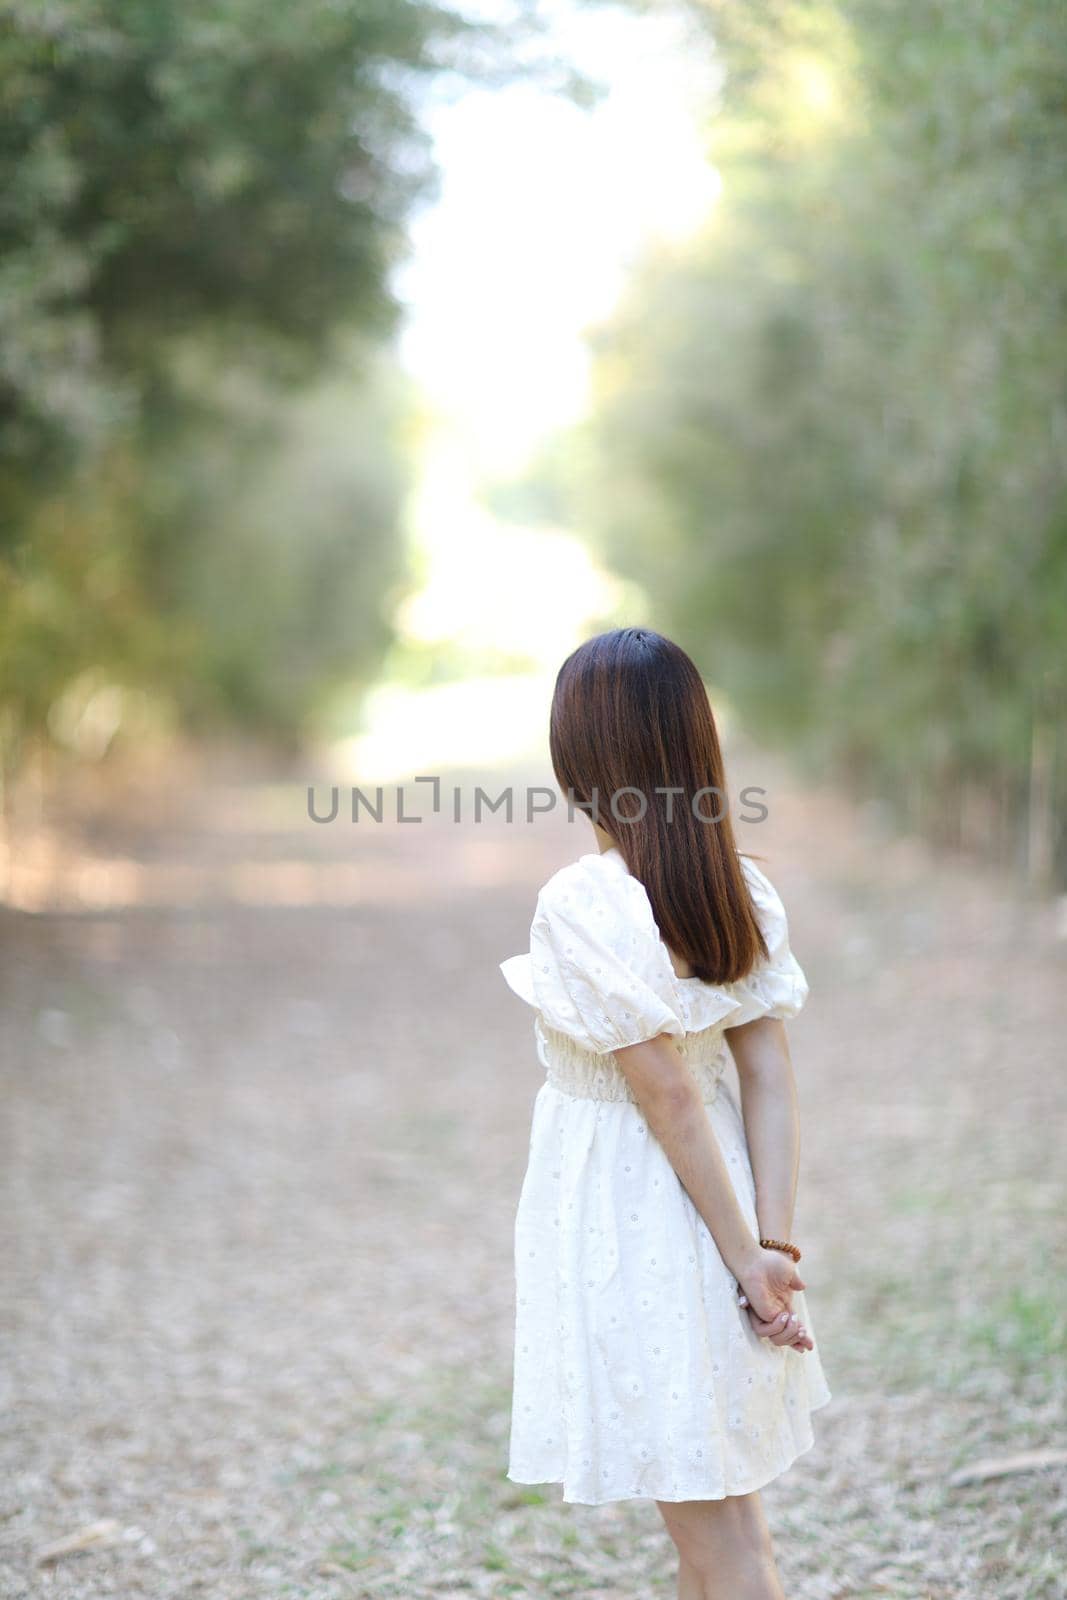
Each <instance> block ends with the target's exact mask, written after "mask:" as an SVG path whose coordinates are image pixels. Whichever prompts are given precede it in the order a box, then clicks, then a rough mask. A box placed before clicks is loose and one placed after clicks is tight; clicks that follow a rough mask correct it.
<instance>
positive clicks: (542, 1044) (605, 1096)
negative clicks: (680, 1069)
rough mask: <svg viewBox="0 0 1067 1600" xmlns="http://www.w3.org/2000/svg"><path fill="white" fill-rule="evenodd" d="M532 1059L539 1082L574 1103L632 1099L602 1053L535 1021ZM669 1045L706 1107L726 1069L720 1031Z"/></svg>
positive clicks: (617, 1069) (609, 1056)
mask: <svg viewBox="0 0 1067 1600" xmlns="http://www.w3.org/2000/svg"><path fill="white" fill-rule="evenodd" d="M534 1031H535V1034H536V1038H537V1055H538V1059H539V1060H540V1062H541V1065H542V1066H543V1067H544V1069H545V1079H546V1081H547V1082H548V1083H549V1084H551V1085H552V1087H553V1088H554V1089H558V1090H559V1091H560V1092H561V1093H562V1094H567V1095H570V1096H572V1097H573V1098H574V1099H577V1100H627V1101H629V1102H630V1104H631V1105H636V1104H637V1100H636V1097H635V1095H634V1092H633V1090H632V1089H631V1088H630V1085H629V1083H628V1082H627V1081H626V1077H625V1075H624V1073H623V1071H622V1069H621V1067H620V1066H619V1064H618V1062H617V1061H616V1059H615V1056H614V1053H613V1052H611V1051H608V1052H606V1053H604V1054H602V1055H597V1054H596V1053H595V1052H594V1051H592V1050H585V1049H583V1048H582V1046H581V1045H580V1044H578V1043H576V1041H575V1040H574V1039H572V1038H571V1037H570V1036H569V1035H568V1034H566V1033H561V1032H559V1030H558V1029H556V1028H550V1027H548V1026H546V1024H545V1023H544V1022H543V1021H542V1019H541V1017H540V1016H538V1017H537V1018H535V1022H534ZM674 1042H675V1044H676V1045H677V1047H678V1051H679V1053H680V1054H681V1056H682V1058H683V1059H684V1061H685V1063H686V1065H687V1066H688V1068H689V1071H690V1073H691V1075H692V1077H693V1080H694V1082H695V1083H696V1085H697V1088H698V1089H699V1090H700V1097H701V1099H702V1100H703V1101H704V1103H705V1104H706V1105H707V1104H710V1103H711V1101H713V1100H714V1099H715V1097H716V1095H717V1094H718V1090H719V1082H720V1080H721V1078H722V1075H723V1073H724V1072H725V1070H726V1042H725V1040H724V1038H723V1030H722V1028H721V1027H718V1026H717V1027H712V1028H706V1029H703V1030H702V1031H701V1032H699V1033H688V1034H686V1035H684V1037H682V1038H676V1039H675V1041H674Z"/></svg>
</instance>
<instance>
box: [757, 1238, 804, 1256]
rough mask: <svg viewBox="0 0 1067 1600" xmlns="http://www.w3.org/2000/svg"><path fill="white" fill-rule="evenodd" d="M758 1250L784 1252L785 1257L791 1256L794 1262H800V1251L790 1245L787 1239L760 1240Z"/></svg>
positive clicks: (793, 1245)
mask: <svg viewBox="0 0 1067 1600" xmlns="http://www.w3.org/2000/svg"><path fill="white" fill-rule="evenodd" d="M760 1248H761V1249H763V1250H784V1251H785V1253H786V1255H787V1256H792V1257H793V1260H794V1261H799V1260H800V1251H799V1250H798V1248H797V1246H796V1245H795V1244H790V1243H789V1241H788V1240H787V1239H761V1240H760Z"/></svg>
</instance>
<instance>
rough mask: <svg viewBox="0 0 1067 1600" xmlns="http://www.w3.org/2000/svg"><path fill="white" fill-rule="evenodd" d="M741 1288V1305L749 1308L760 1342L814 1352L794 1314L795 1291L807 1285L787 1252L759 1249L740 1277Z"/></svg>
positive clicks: (812, 1345) (811, 1343)
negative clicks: (785, 1345)
mask: <svg viewBox="0 0 1067 1600" xmlns="http://www.w3.org/2000/svg"><path fill="white" fill-rule="evenodd" d="M738 1285H739V1288H740V1297H739V1303H740V1304H741V1305H744V1306H746V1307H747V1309H748V1314H749V1320H750V1321H751V1323H752V1326H753V1327H754V1328H755V1330H756V1332H757V1333H758V1334H759V1336H760V1338H767V1339H770V1340H771V1343H772V1344H789V1345H794V1346H796V1348H798V1349H803V1350H813V1349H814V1348H815V1346H814V1343H813V1341H812V1340H811V1339H810V1337H809V1336H808V1334H807V1331H806V1330H805V1328H804V1327H803V1324H802V1323H801V1322H800V1319H799V1318H798V1317H797V1316H796V1314H795V1312H794V1311H793V1292H794V1290H796V1289H804V1288H806V1287H807V1285H806V1284H805V1283H804V1280H803V1279H802V1278H801V1276H800V1274H799V1273H798V1272H797V1269H796V1263H795V1262H794V1261H793V1260H792V1258H791V1257H790V1256H788V1255H787V1254H786V1253H785V1251H784V1250H765V1249H763V1247H762V1246H759V1247H758V1248H757V1250H756V1253H755V1255H754V1256H753V1259H752V1262H751V1264H750V1265H748V1266H746V1267H745V1269H744V1270H743V1271H742V1272H741V1273H739V1274H738Z"/></svg>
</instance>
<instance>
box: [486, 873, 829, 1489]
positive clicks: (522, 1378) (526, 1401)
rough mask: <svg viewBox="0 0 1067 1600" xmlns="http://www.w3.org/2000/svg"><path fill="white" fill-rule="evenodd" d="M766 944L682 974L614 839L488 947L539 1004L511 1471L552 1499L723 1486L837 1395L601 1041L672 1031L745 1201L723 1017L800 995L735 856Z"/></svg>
mask: <svg viewBox="0 0 1067 1600" xmlns="http://www.w3.org/2000/svg"><path fill="white" fill-rule="evenodd" d="M742 865H743V868H744V872H745V878H746V882H747V883H748V886H749V890H750V893H751V894H752V899H753V905H754V907H755V910H756V915H757V917H758V918H759V922H760V927H761V929H762V931H763V935H764V939H765V942H766V944H767V948H768V952H769V954H768V958H767V959H766V960H765V961H763V962H761V963H759V965H758V967H757V969H755V970H754V971H753V973H751V974H750V975H749V976H748V977H747V978H745V979H742V980H740V982H738V983H734V984H721V985H715V984H705V983H702V982H696V981H694V980H691V979H679V978H678V977H677V976H676V974H675V972H674V969H673V966H672V964H671V961H670V956H669V954H668V952H667V949H666V946H665V945H664V943H663V941H662V939H661V938H660V935H659V930H658V928H657V927H656V924H655V921H654V919H653V917H652V911H651V906H650V904H649V901H648V897H647V894H646V893H645V890H644V887H643V885H642V884H640V883H639V882H638V880H637V879H635V878H633V877H632V876H631V875H630V873H629V871H628V869H627V867H626V864H625V861H624V860H623V858H622V856H621V855H620V854H619V852H618V851H608V852H605V853H604V854H602V855H595V854H594V855H589V856H583V857H581V858H580V859H579V860H578V861H575V862H571V863H570V864H569V865H568V866H566V867H563V868H561V869H560V870H559V871H558V872H557V873H555V874H553V876H552V878H550V879H549V880H548V882H547V883H546V884H545V885H544V886H543V888H542V889H541V892H540V893H539V895H538V897H537V905H536V908H535V912H534V918H533V922H532V924H531V928H530V948H529V950H528V951H523V952H522V953H521V954H519V955H516V956H511V957H509V958H507V959H506V960H504V961H502V962H501V963H500V970H501V972H502V973H503V975H504V977H505V979H506V981H507V983H508V984H509V986H510V987H511V988H512V989H513V990H514V992H515V993H516V994H518V995H520V996H521V998H522V999H523V1000H524V1001H526V1003H527V1004H528V1005H530V1006H531V1007H532V1008H533V1009H534V1012H535V1016H534V1019H533V1023H534V1028H533V1032H534V1040H535V1047H536V1052H537V1058H538V1060H539V1061H540V1063H541V1065H542V1067H543V1069H544V1073H545V1076H544V1081H543V1083H542V1085H541V1087H540V1089H539V1090H538V1092H537V1095H536V1097H535V1101H534V1108H533V1117H532V1122H531V1128H530V1145H529V1153H528V1160H527V1165H526V1171H525V1174H524V1176H523V1180H522V1186H521V1190H520V1194H519V1200H518V1206H517V1210H516V1215H515V1235H514V1242H515V1257H514V1259H515V1345H514V1374H513V1386H512V1408H511V1432H510V1441H509V1453H508V1466H507V1476H508V1477H509V1478H510V1479H511V1480H512V1481H513V1482H516V1483H536V1484H545V1483H557V1484H560V1485H561V1486H562V1498H563V1500H564V1501H567V1502H574V1503H577V1504H585V1505H600V1504H603V1503H605V1502H608V1501H613V1500H628V1499H636V1498H650V1499H656V1500H666V1501H679V1500H704V1499H719V1498H722V1497H723V1496H725V1495H732V1494H747V1493H749V1492H750V1491H752V1490H754V1489H758V1488H761V1487H762V1486H763V1485H764V1484H766V1483H768V1482H769V1481H770V1480H771V1479H773V1478H775V1477H777V1476H778V1475H779V1474H780V1473H781V1472H783V1471H784V1470H785V1469H786V1468H787V1467H788V1466H790V1465H791V1464H792V1462H793V1461H795V1460H796V1458H797V1457H798V1456H799V1455H801V1454H802V1453H803V1452H804V1451H806V1450H808V1449H810V1448H811V1446H812V1445H813V1444H814V1442H815V1438H814V1431H813V1428H812V1423H811V1413H812V1412H813V1411H814V1410H816V1409H817V1408H818V1407H819V1406H823V1405H825V1404H826V1403H827V1402H828V1401H829V1400H830V1399H831V1398H832V1396H831V1392H830V1388H829V1385H828V1383H827V1381H826V1376H825V1373H824V1371H823V1367H822V1362H821V1357H820V1348H819V1344H818V1342H817V1339H816V1333H815V1328H814V1326H813V1323H812V1316H811V1308H810V1306H809V1305H808V1303H807V1298H806V1292H805V1291H803V1290H797V1291H796V1292H795V1294H794V1297H793V1306H794V1309H795V1310H796V1312H797V1314H798V1316H799V1317H801V1319H802V1320H803V1322H804V1324H805V1326H806V1327H807V1329H808V1331H809V1333H810V1334H811V1336H812V1338H813V1340H816V1342H815V1348H814V1349H813V1350H811V1351H797V1350H791V1349H785V1348H781V1347H779V1346H776V1345H772V1344H770V1343H769V1342H768V1341H767V1340H765V1339H761V1338H760V1337H759V1336H758V1335H757V1334H756V1333H755V1332H754V1330H753V1328H752V1326H751V1323H750V1322H749V1319H748V1314H747V1312H746V1311H745V1310H744V1308H743V1307H741V1306H739V1305H738V1303H737V1293H738V1283H737V1279H736V1278H735V1277H734V1276H733V1274H732V1273H731V1272H730V1270H729V1269H728V1267H727V1266H726V1264H725V1262H724V1261H723V1259H722V1257H721V1255H720V1254H719V1251H718V1248H717V1246H716V1244H715V1241H714V1237H713V1235H712V1233H711V1231H710V1229H709V1228H708V1226H707V1224H706V1223H705V1221H704V1219H703V1218H702V1217H701V1215H700V1214H699V1212H698V1211H697V1209H696V1207H695V1205H694V1204H693V1201H692V1199H691V1198H690V1196H689V1194H688V1192H687V1190H686V1189H685V1187H684V1186H683V1184H682V1183H681V1181H680V1179H679V1178H678V1175H677V1173H676V1172H675V1171H674V1169H673V1167H672V1166H671V1164H670V1162H669V1160H668V1159H667V1155H666V1152H665V1151H664V1149H663V1147H662V1146H661V1145H660V1143H659V1141H658V1140H657V1139H656V1138H655V1137H654V1136H653V1135H652V1133H651V1131H650V1129H649V1127H648V1124H647V1122H646V1121H645V1117H644V1114H643V1112H642V1109H641V1107H640V1105H639V1104H638V1103H637V1101H636V1099H635V1097H634V1094H633V1092H632V1090H631V1088H630V1086H629V1083H628V1082H627V1080H626V1077H625V1076H624V1074H623V1071H622V1068H621V1067H620V1065H619V1063H618V1060H617V1059H616V1055H615V1052H616V1051H617V1050H620V1049H623V1048H625V1047H626V1046H627V1045H629V1044H636V1043H639V1042H640V1041H642V1040H645V1039H651V1038H655V1037H656V1036H658V1035H659V1034H667V1035H669V1036H670V1037H672V1038H673V1040H674V1043H675V1044H676V1046H677V1048H678V1050H679V1052H680V1053H681V1054H682V1057H683V1059H684V1061H685V1062H686V1065H687V1067H688V1069H689V1071H690V1073H691V1074H692V1076H693V1078H694V1080H695V1081H696V1083H697V1084H698V1086H699V1089H700V1094H701V1098H702V1100H703V1102H704V1106H705V1108H706V1112H707V1116H708V1121H709V1123H710V1125H711V1128H712V1130H713V1132H714V1135H715V1137H716V1139H717V1141H718V1144H719V1148H720V1150H721V1151H722V1156H723V1160H724V1163H725V1165H726V1170H727V1172H728V1174H729V1176H730V1180H731V1182H732V1184H733V1187H734V1192H735V1194H736V1196H737V1200H738V1203H739V1205H740V1207H741V1210H742V1213H743V1214H744V1216H745V1219H746V1221H747V1223H748V1226H749V1228H750V1229H751V1230H752V1232H753V1234H754V1235H755V1236H757V1237H758V1234H759V1226H758V1220H757V1216H756V1194H755V1181H754V1176H753V1172H752V1165H751V1161H750V1157H749V1151H748V1145H747V1141H746V1137H745V1128H744V1119H743V1116H742V1113H741V1107H740V1101H739V1097H738V1095H737V1093H736V1091H735V1089H734V1086H733V1083H732V1082H731V1079H730V1077H729V1075H727V1073H726V1068H727V1065H728V1061H729V1057H728V1047H727V1042H726V1038H725V1033H726V1030H727V1029H728V1028H731V1027H737V1026H741V1025H742V1024H743V1023H747V1022H749V1021H753V1020H755V1019H756V1018H758V1017H760V1016H775V1017H781V1018H788V1017H792V1016H795V1015H796V1014H797V1012H798V1011H799V1010H800V1009H801V1007H802V1006H803V1004H804V1001H805V999H806V998H807V993H808V986H807V980H806V978H805V976H804V973H803V971H802V970H801V968H800V966H799V964H798V963H797V961H796V959H795V957H794V956H793V954H792V951H791V949H790V945H789V936H788V928H787V924H786V917H785V911H784V908H783V906H782V903H781V900H780V898H779V897H778V895H777V893H776V891H775V890H774V888H773V886H772V885H771V884H770V881H769V880H768V879H767V878H766V877H765V876H764V874H763V873H762V871H761V870H760V869H759V868H758V867H756V866H755V864H754V863H752V862H748V861H747V860H746V859H745V858H742Z"/></svg>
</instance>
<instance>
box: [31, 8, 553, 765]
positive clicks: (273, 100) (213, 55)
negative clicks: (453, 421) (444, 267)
mask: <svg viewBox="0 0 1067 1600" xmlns="http://www.w3.org/2000/svg"><path fill="white" fill-rule="evenodd" d="M531 6H532V0H519V3H518V4H517V6H516V19H515V27H514V29H513V30H512V32H511V33H510V34H509V35H508V36H507V37H505V35H504V32H503V30H502V29H500V28H497V27H490V26H488V25H483V24H476V23H473V22H471V21H470V20H467V19H466V18H464V17H463V16H461V15H460V13H459V12H458V11H454V10H451V9H449V8H448V7H446V6H441V5H435V4H432V3H430V0H403V3H399V0H304V3H302V4H300V5H298V6H286V5H280V4H278V3H277V0H183V3H181V4H178V3H177V0H48V3H46V4H45V3H41V0H0V94H2V97H3V105H4V116H3V126H2V130H0V693H2V697H3V701H2V715H0V756H2V765H0V771H2V772H6V773H10V772H11V770H12V769H13V768H14V767H15V766H16V765H17V763H18V761H19V758H20V754H21V753H22V752H23V750H24V749H25V748H26V747H27V746H28V744H29V743H31V742H35V741H38V742H39V741H40V739H41V737H42V735H45V736H47V735H49V734H52V735H56V734H57V730H62V729H68V730H69V729H70V728H72V727H77V726H79V725H80V724H81V722H82V719H81V718H80V716H79V715H74V714H68V713H69V712H70V706H69V704H68V705H67V709H66V711H64V710H63V706H64V703H65V698H66V700H69V699H70V696H71V695H73V698H74V702H75V703H81V701H84V700H86V698H87V697H88V698H91V697H92V694H93V693H100V692H104V691H105V689H106V686H107V685H108V684H111V685H126V686H128V687H129V688H130V689H131V690H133V689H134V688H136V690H137V692H141V691H144V690H146V689H147V690H149V691H152V692H154V693H156V694H157V695H158V697H159V700H160V703H161V704H166V705H167V706H169V708H170V713H169V714H171V715H173V717H174V718H176V719H178V720H180V721H181V722H182V723H185V724H192V725H193V726H194V727H202V726H204V725H206V724H214V723H217V722H222V723H225V722H226V721H227V720H228V719H239V720H241V721H242V722H246V723H248V722H250V723H252V724H253V725H254V726H255V727H257V728H258V729H260V730H262V731H266V732H270V733H271V734H273V735H276V736H279V737H282V738H285V739H289V740H292V739H295V738H296V737H297V736H298V735H299V733H300V731H301V730H302V729H304V728H305V727H306V726H307V724H308V719H309V717H311V716H312V715H313V713H314V710H315V707H316V706H317V705H318V704H319V703H320V702H321V701H322V699H323V698H324V697H325V696H327V695H328V694H329V693H330V692H331V690H332V689H333V688H334V687H335V686H336V684H337V683H338V682H340V681H351V682H353V683H358V682H359V681H361V680H363V681H366V680H367V679H369V678H370V676H371V675H372V674H373V671H374V669H375V668H376V666H377V664H378V662H379V660H380V658H381V655H382V652H383V651H384V649H385V648H386V646H387V644H388V642H389V638H390V627H389V622H388V617H389V613H390V602H391V601H392V600H394V599H395V598H396V595H397V593H398V592H400V591H401V590H402V588H403V586H404V582H405V579H404V561H405V554H404V549H403V540H402V538H401V536H400V532H399V515H400V507H401V501H402V496H403V493H404V489H405V485H406V478H405V470H406V469H405V467H404V465H403V463H404V459H405V445H406V443H407V440H406V438H405V433H406V430H408V429H410V427H412V426H413V425H414V417H413V410H412V406H411V403H410V399H409V397H408V395H407V394H406V392H405V389H404V385H403V384H402V382H401V379H400V377H399V374H398V372H397V370H396V367H395V363H394V361H393V359H392V357H391V354H390V352H389V338H390V336H391V334H392V333H393V331H394V327H395V323H396V319H397V308H396V305H395V303H394V299H393V295H392V292H391V287H390V284H391V279H390V274H391V271H392V269H393V268H394V266H395V265H396V264H397V262H398V261H399V260H400V259H401V258H402V256H403V254H404V252H405V251H406V248H407V245H406V234H405V227H406V222H407V219H408V216H409V213H410V211H411V208H412V206H413V205H414V204H415V203H416V202H417V201H422V200H425V199H428V198H432V196H433V193H434V191H435V184H436V173H435V169H434V167H433V163H432V160H431V151H430V147H429V140H428V137H427V135H426V134H425V133H424V132H423V131H422V130H421V128H420V125H419V119H418V107H419V99H420V96H421V95H422V94H424V93H425V92H427V89H428V87H429V86H430V85H431V84H438V83H443V84H447V83H448V82H450V81H452V80H455V81H456V82H457V83H462V82H463V81H464V80H470V79H475V80H477V81H480V82H492V81H493V80H494V78H495V77H497V76H504V77H506V76H507V75H508V74H509V73H514V72H515V71H516V70H533V69H535V68H536V69H538V70H542V71H543V70H544V67H545V64H544V62H538V61H537V60H536V59H534V58H531V60H532V67H531V62H530V61H526V62H523V61H522V60H520V57H521V54H522V52H521V49H520V46H527V45H529V43H530V41H531V40H534V39H536V37H537V34H538V24H537V19H536V17H535V16H534V15H533V14H532V11H531ZM527 53H528V54H529V52H527ZM548 70H549V71H551V70H553V63H549V64H548ZM57 708H59V709H58V710H57ZM97 720H98V721H99V719H97ZM90 742H91V741H90Z"/></svg>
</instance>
